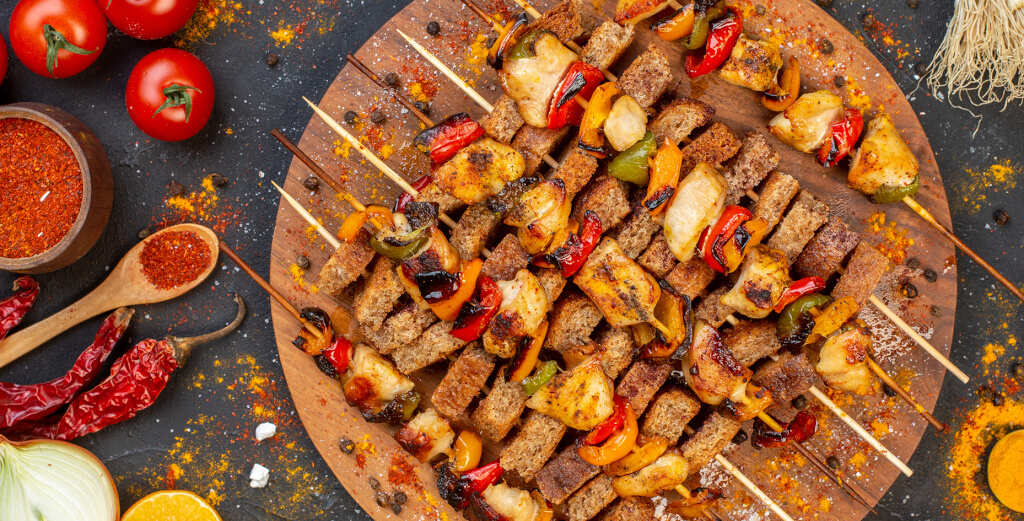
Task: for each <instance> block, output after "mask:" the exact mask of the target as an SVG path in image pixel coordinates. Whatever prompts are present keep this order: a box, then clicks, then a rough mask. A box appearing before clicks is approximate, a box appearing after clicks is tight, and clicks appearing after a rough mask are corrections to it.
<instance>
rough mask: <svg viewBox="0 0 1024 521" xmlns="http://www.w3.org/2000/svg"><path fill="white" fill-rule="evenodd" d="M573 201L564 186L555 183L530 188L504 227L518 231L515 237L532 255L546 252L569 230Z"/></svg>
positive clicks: (510, 212) (545, 183)
mask: <svg viewBox="0 0 1024 521" xmlns="http://www.w3.org/2000/svg"><path fill="white" fill-rule="evenodd" d="M571 211H572V199H571V198H569V197H568V196H567V194H566V192H565V184H564V183H563V182H562V181H561V180H559V179H555V180H552V181H545V182H543V183H540V184H538V185H537V186H535V187H533V188H531V189H530V190H528V191H527V192H526V193H524V194H523V196H522V197H520V198H519V202H518V203H516V205H515V206H513V207H512V209H511V210H510V211H509V212H508V213H507V214H506V215H505V224H507V225H509V226H515V227H517V228H518V230H517V231H516V236H517V237H518V238H519V242H520V243H521V244H522V245H523V248H524V249H525V250H526V251H527V252H528V253H530V254H531V255H537V254H538V253H541V252H543V251H545V250H546V249H547V248H548V245H549V244H551V241H552V239H554V237H555V235H556V234H557V233H558V232H560V231H563V230H565V229H567V228H568V225H569V213H570V212H571Z"/></svg>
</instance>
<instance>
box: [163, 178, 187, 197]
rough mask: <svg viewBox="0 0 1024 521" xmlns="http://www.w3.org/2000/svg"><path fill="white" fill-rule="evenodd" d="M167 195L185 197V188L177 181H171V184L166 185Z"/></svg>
mask: <svg viewBox="0 0 1024 521" xmlns="http://www.w3.org/2000/svg"><path fill="white" fill-rule="evenodd" d="M167 195H168V196H170V197H181V196H183V195H185V187H184V186H182V185H181V183H179V182H177V181H171V184H169V185H167Z"/></svg>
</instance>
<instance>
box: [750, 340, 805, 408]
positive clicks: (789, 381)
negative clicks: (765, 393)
mask: <svg viewBox="0 0 1024 521" xmlns="http://www.w3.org/2000/svg"><path fill="white" fill-rule="evenodd" d="M750 381H751V382H753V383H754V385H758V386H760V387H764V388H766V389H768V390H769V391H770V392H771V393H772V401H773V402H774V403H775V404H778V405H785V404H788V403H789V402H790V401H792V400H793V398H796V397H797V396H800V395H801V394H804V393H806V392H807V391H808V390H810V388H811V387H812V386H814V385H816V384H817V383H818V374H817V373H815V372H814V366H813V365H811V362H810V360H808V359H807V355H805V354H803V353H800V354H797V355H794V354H792V353H790V352H788V351H787V352H784V353H782V354H781V355H779V359H778V360H769V361H768V362H766V363H765V364H764V365H762V366H761V367H760V368H758V370H757V371H756V372H755V373H754V376H753V378H751V380H750Z"/></svg>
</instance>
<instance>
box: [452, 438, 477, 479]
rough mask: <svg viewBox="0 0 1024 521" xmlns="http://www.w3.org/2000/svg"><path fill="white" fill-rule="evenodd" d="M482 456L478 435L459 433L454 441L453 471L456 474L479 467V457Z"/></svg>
mask: <svg viewBox="0 0 1024 521" xmlns="http://www.w3.org/2000/svg"><path fill="white" fill-rule="evenodd" d="M481 454H483V441H482V440H481V439H480V435H479V434H477V433H475V432H473V431H470V430H464V431H462V432H460V433H459V437H458V438H457V439H456V440H455V462H454V463H455V468H454V469H453V470H455V471H456V472H469V471H471V470H473V469H475V468H477V467H478V466H479V465H480V455H481Z"/></svg>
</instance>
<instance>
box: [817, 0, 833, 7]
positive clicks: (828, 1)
mask: <svg viewBox="0 0 1024 521" xmlns="http://www.w3.org/2000/svg"><path fill="white" fill-rule="evenodd" d="M818 5H820V6H822V7H828V6H830V5H832V0H818Z"/></svg>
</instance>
